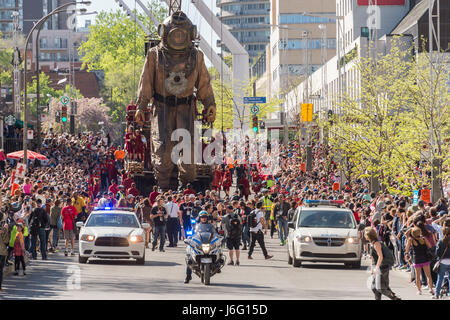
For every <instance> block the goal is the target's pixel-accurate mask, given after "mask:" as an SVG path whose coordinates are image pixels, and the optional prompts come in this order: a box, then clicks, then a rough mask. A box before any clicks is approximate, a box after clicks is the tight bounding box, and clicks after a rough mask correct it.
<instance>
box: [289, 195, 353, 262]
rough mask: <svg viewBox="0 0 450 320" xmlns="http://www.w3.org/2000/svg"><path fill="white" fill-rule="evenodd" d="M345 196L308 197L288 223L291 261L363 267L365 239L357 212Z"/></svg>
mask: <svg viewBox="0 0 450 320" xmlns="http://www.w3.org/2000/svg"><path fill="white" fill-rule="evenodd" d="M343 205H344V201H341V200H306V201H305V205H304V206H301V207H298V208H297V209H296V211H295V214H294V217H293V218H292V221H290V222H289V223H288V227H289V235H288V240H287V251H288V263H289V264H292V265H293V266H294V267H300V266H301V264H302V262H304V261H308V262H327V263H344V264H345V265H346V266H351V267H354V268H360V267H361V240H360V239H359V236H358V229H357V222H356V219H355V217H354V216H353V213H352V212H351V211H350V210H349V209H347V208H341V207H342V206H343Z"/></svg>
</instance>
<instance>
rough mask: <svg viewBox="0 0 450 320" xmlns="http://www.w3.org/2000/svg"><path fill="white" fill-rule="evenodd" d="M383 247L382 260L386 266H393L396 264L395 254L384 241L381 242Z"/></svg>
mask: <svg viewBox="0 0 450 320" xmlns="http://www.w3.org/2000/svg"><path fill="white" fill-rule="evenodd" d="M380 243H381V249H382V250H383V261H382V262H381V264H382V265H384V266H386V265H387V266H389V267H392V266H393V265H394V264H395V259H394V254H393V253H392V251H391V250H389V248H388V247H387V246H386V245H385V244H384V243H383V242H381V241H380Z"/></svg>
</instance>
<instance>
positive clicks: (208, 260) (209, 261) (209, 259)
mask: <svg viewBox="0 0 450 320" xmlns="http://www.w3.org/2000/svg"><path fill="white" fill-rule="evenodd" d="M200 261H201V263H212V259H211V258H202V259H201V260H200Z"/></svg>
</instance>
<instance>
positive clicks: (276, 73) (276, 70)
mask: <svg viewBox="0 0 450 320" xmlns="http://www.w3.org/2000/svg"><path fill="white" fill-rule="evenodd" d="M278 68H279V66H278V67H276V69H275V70H274V71H273V73H272V81H275V80H276V79H277V78H278Z"/></svg>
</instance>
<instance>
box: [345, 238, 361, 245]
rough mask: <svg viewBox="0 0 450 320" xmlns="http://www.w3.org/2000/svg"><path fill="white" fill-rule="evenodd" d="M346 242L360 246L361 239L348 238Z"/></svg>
mask: <svg viewBox="0 0 450 320" xmlns="http://www.w3.org/2000/svg"><path fill="white" fill-rule="evenodd" d="M345 242H347V243H350V244H358V243H359V238H358V237H347V239H346V240H345Z"/></svg>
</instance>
